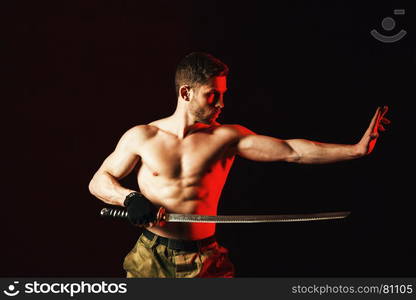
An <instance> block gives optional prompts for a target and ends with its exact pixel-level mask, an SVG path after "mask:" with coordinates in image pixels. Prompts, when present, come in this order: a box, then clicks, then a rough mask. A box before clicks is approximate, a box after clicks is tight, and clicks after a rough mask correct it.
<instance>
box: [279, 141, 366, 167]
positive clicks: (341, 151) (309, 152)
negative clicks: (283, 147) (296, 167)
mask: <svg viewBox="0 0 416 300" xmlns="http://www.w3.org/2000/svg"><path fill="white" fill-rule="evenodd" d="M286 142H287V143H288V145H289V146H290V147H291V148H292V149H293V150H294V151H295V152H296V153H297V154H298V159H297V160H296V162H298V163H301V164H326V163H333V162H337V161H343V160H350V159H355V158H359V157H361V156H363V155H364V154H362V153H360V151H359V150H358V148H357V146H356V145H342V144H328V143H318V142H314V141H309V140H304V139H292V140H286Z"/></svg>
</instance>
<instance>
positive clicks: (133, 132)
mask: <svg viewBox="0 0 416 300" xmlns="http://www.w3.org/2000/svg"><path fill="white" fill-rule="evenodd" d="M156 133H157V127H155V126H151V125H148V124H147V125H136V126H133V127H132V128H130V129H129V130H127V131H126V132H125V133H124V137H125V138H126V139H129V140H146V139H149V138H151V137H152V136H154V135H155V134H156Z"/></svg>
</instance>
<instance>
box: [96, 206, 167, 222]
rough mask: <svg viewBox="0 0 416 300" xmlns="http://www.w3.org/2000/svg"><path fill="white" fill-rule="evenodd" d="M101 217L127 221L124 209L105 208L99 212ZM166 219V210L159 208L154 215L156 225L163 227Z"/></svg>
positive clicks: (126, 213)
mask: <svg viewBox="0 0 416 300" xmlns="http://www.w3.org/2000/svg"><path fill="white" fill-rule="evenodd" d="M100 215H101V217H111V218H117V219H127V216H128V212H127V210H126V209H124V208H108V207H105V208H103V209H101V211H100ZM165 217H166V209H165V208H164V207H163V206H161V207H160V208H159V210H158V211H157V214H156V224H158V225H160V226H163V225H164V224H166V221H165Z"/></svg>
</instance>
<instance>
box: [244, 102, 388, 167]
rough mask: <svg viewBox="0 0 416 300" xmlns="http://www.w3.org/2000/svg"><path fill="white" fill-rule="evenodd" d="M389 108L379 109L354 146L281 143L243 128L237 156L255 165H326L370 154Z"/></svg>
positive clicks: (282, 141) (302, 142)
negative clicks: (257, 162) (264, 163)
mask: <svg viewBox="0 0 416 300" xmlns="http://www.w3.org/2000/svg"><path fill="white" fill-rule="evenodd" d="M386 112H387V106H385V107H383V108H381V107H379V108H377V110H376V113H375V114H374V116H373V118H372V120H371V122H370V125H369V127H368V128H367V130H366V132H365V133H364V135H363V137H362V138H361V140H360V141H359V142H358V143H357V144H354V145H342V144H329V143H319V142H314V141H309V140H304V139H291V140H281V139H277V138H273V137H269V136H262V135H255V134H254V133H253V132H251V131H249V130H248V129H245V128H240V133H241V134H242V135H243V136H242V137H241V138H240V140H239V142H238V145H237V151H238V154H239V155H240V156H242V157H245V158H247V159H251V160H255V161H287V162H297V163H303V164H325V163H332V162H337V161H343V160H349V159H355V158H359V157H362V156H364V155H367V154H370V153H371V152H372V151H373V149H374V146H375V143H376V141H377V138H378V136H379V131H384V130H385V129H384V127H383V125H382V123H384V124H389V123H390V121H389V120H388V119H387V118H385V117H384V115H385V114H386Z"/></svg>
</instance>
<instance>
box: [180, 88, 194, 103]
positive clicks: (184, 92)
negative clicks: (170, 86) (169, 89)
mask: <svg viewBox="0 0 416 300" xmlns="http://www.w3.org/2000/svg"><path fill="white" fill-rule="evenodd" d="M179 96H180V97H181V98H182V99H183V100H185V101H189V100H191V87H190V86H189V85H182V86H181V87H180V88H179Z"/></svg>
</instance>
